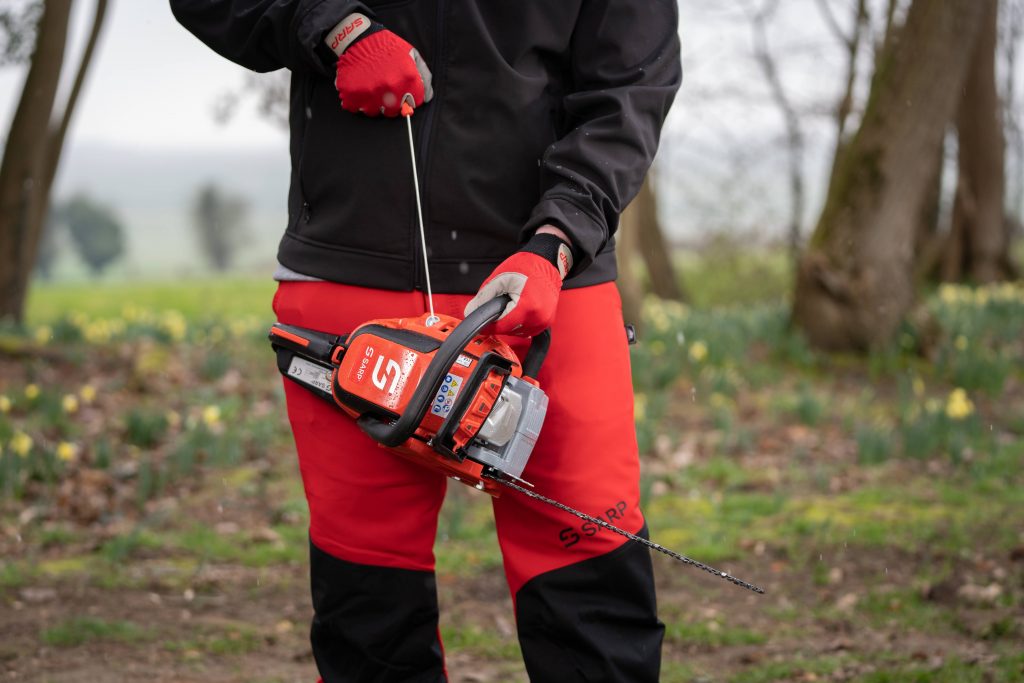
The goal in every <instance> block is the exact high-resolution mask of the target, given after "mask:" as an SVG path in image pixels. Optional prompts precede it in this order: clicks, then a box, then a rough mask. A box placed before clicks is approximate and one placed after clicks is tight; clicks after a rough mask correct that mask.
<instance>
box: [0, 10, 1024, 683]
mask: <svg viewBox="0 0 1024 683" xmlns="http://www.w3.org/2000/svg"><path fill="white" fill-rule="evenodd" d="M684 5H685V6H684V7H683V8H682V10H683V17H684V22H683V26H682V35H683V37H684V62H685V65H686V67H687V74H688V75H687V83H686V84H685V85H684V87H683V90H682V91H681V93H680V96H679V100H678V104H677V106H676V108H675V110H674V111H673V114H672V117H671V118H670V120H669V123H668V125H667V126H666V129H665V133H664V136H663V144H662V148H661V152H660V155H659V158H658V161H657V163H656V165H655V168H654V170H653V172H652V174H651V175H650V176H649V178H648V182H647V184H646V185H645V187H644V189H643V190H642V191H641V193H640V195H639V196H638V198H637V199H636V200H635V201H634V203H633V204H632V205H631V206H630V207H629V208H628V209H627V210H626V212H625V214H624V215H623V218H622V225H621V228H620V230H619V233H618V236H617V237H618V247H619V257H620V270H621V276H620V281H619V286H620V290H621V292H622V295H623V303H624V313H625V317H626V319H627V320H628V321H630V322H632V323H634V324H636V325H638V326H639V327H640V343H639V344H638V345H636V346H635V347H632V350H631V353H632V368H633V376H634V388H635V392H636V395H635V417H636V427H637V439H638V443H639V447H640V452H641V456H642V464H643V473H644V479H643V491H642V493H643V500H644V504H645V511H646V514H647V518H648V522H649V525H650V528H651V531H652V535H653V537H654V538H655V539H656V540H657V541H658V542H660V543H662V544H664V545H666V546H670V547H674V548H678V549H679V550H681V551H683V552H685V553H687V554H689V555H692V556H693V557H696V558H698V559H701V560H703V561H707V562H713V563H721V564H722V565H723V568H724V569H729V570H730V571H733V573H735V574H737V575H740V576H742V577H743V578H746V579H749V580H751V581H753V582H755V583H762V584H764V585H765V586H766V587H767V588H768V595H767V596H766V597H765V598H755V597H754V596H747V595H742V594H739V593H738V592H737V591H736V590H735V589H733V588H731V587H729V586H727V585H723V586H720V585H718V584H717V582H715V581H714V579H712V578H708V577H702V576H700V575H697V574H695V573H694V572H691V571H689V570H687V569H685V568H679V567H677V566H673V565H671V564H670V563H669V562H668V561H667V560H665V561H663V559H664V558H656V570H657V576H658V583H659V591H660V605H661V612H662V616H663V619H664V620H665V621H666V623H667V627H668V630H667V635H666V648H665V666H664V669H663V676H662V680H664V681H720V680H721V681H736V682H743V681H777V680H794V681H795V680H799V681H815V680H839V681H847V680H850V681H872V682H881V681H1021V680H1024V658H1022V656H1021V652H1024V618H1022V616H1021V615H1022V606H1024V531H1022V530H1024V494H1022V491H1024V417H1022V416H1024V283H1022V281H1021V280H1020V279H1019V264H1020V263H1021V262H1022V261H1021V260H1022V258H1024V252H1022V249H1021V245H1020V239H1019V238H1020V224H1021V216H1022V211H1024V136H1022V126H1021V121H1022V116H1024V106H1021V104H1022V103H1021V90H1022V87H1021V84H1022V76H1021V71H1020V66H1019V54H1020V47H1021V35H1022V30H1024V3H1022V2H1020V1H1019V0H1001V1H999V2H997V1H996V0H984V1H978V0H949V1H948V2H942V3H938V2H930V1H926V0H793V2H785V3H783V2H781V1H778V0H775V1H773V0H735V1H730V2H722V3H694V4H686V3H684ZM696 5H699V6H696ZM83 8H84V9H83ZM131 11H138V9H137V8H135V9H132V8H130V7H126V6H124V5H117V6H116V7H115V8H114V9H110V10H109V11H108V7H107V3H106V2H104V1H103V0H99V1H98V2H96V3H95V4H93V3H84V2H81V1H80V2H71V0H63V2H60V1H57V0H46V2H32V1H29V0H12V1H11V2H9V3H6V4H5V5H4V6H2V7H0V64H3V65H6V66H7V67H8V69H20V70H21V73H23V75H24V81H23V82H19V83H18V87H17V88H15V89H14V90H12V91H11V92H10V97H9V106H10V108H11V110H12V112H13V115H12V118H11V119H10V122H9V128H10V129H9V131H8V135H7V137H6V143H5V148H4V156H3V162H2V163H3V165H2V172H0V316H2V317H4V322H3V323H2V325H0V605H3V607H4V609H0V632H2V633H7V634H13V635H11V636H10V637H9V638H7V639H5V642H3V643H0V671H4V672H6V673H9V674H10V675H11V677H12V678H14V679H17V680H72V679H70V678H66V677H67V676H68V675H70V674H69V673H68V672H71V671H73V670H76V669H78V668H79V667H81V666H82V662H83V661H84V660H88V661H91V662H95V663H96V664H95V667H96V668H95V669H94V670H92V674H93V677H94V678H96V680H122V679H123V678H124V676H125V675H126V674H125V672H126V671H127V668H126V665H125V662H129V661H133V660H135V659H137V658H138V657H139V656H141V653H146V654H145V656H146V657H147V658H148V659H147V660H146V661H147V662H148V666H150V671H151V672H152V673H154V675H155V676H156V678H155V679H156V680H180V679H182V678H189V677H197V676H199V677H202V678H207V679H210V680H246V681H250V680H265V681H272V680H281V681H284V680H297V679H299V678H304V677H306V678H308V677H310V675H311V672H312V668H311V667H312V664H311V662H310V657H309V654H308V651H307V650H306V649H305V648H306V645H305V644H304V642H305V637H306V635H305V629H306V626H305V622H306V621H307V618H308V617H307V612H308V598H307V586H306V577H305V570H304V563H305V561H306V544H307V537H306V523H307V519H306V511H305V503H304V499H303V497H302V489H301V483H300V479H299V475H298V472H297V467H296V465H295V462H294V457H293V455H292V449H293V446H292V443H291V437H290V434H289V430H288V424H287V416H286V414H285V412H286V411H285V408H284V403H283V396H282V392H281V388H280V380H279V378H278V376H277V372H276V369H275V368H274V363H273V359H272V357H271V354H270V352H269V349H268V348H267V344H266V341H265V334H266V330H267V327H268V325H269V324H270V323H271V321H272V319H273V314H272V312H271V310H270V300H271V297H272V295H273V291H274V284H273V282H272V281H271V280H270V273H271V272H272V268H273V254H274V249H273V244H274V242H275V240H276V239H277V237H278V236H279V232H280V230H281V228H282V226H283V225H284V216H283V205H284V191H285V189H286V188H285V187H284V184H285V183H286V181H287V157H286V154H285V153H284V151H283V149H281V150H277V151H276V152H275V153H274V154H267V155H265V158H264V156H253V155H252V154H249V153H241V152H237V151H236V152H237V153H235V155H234V156H231V157H230V158H228V156H229V155H228V153H227V152H224V153H223V154H222V153H221V152H218V151H216V150H214V151H210V150H194V151H193V152H189V153H188V154H187V155H186V157H185V159H187V163H184V162H182V163H181V166H180V168H179V167H178V166H176V164H177V163H178V162H177V161H174V160H173V159H172V160H171V161H169V160H168V159H170V157H167V156H166V155H164V154H163V153H162V152H157V151H152V152H150V151H146V150H143V151H141V152H138V153H129V152H127V151H125V150H121V153H118V154H111V153H110V152H109V150H106V149H99V151H97V150H91V151H90V150H86V151H81V150H76V148H75V140H74V136H73V135H69V134H68V131H69V130H73V129H72V128H71V126H70V122H71V120H72V118H73V115H74V112H75V109H76V103H77V101H78V96H79V95H78V94H79V93H80V92H82V91H83V90H85V89H86V84H87V83H89V82H90V81H89V80H88V79H87V78H86V76H87V74H88V72H89V70H90V68H89V66H90V63H91V61H92V58H93V55H94V54H96V53H94V50H95V49H96V48H97V46H100V52H102V45H103V41H102V40H101V36H102V35H103V33H102V31H103V27H104V26H105V25H106V24H107V22H108V21H111V20H114V21H116V17H117V16H118V15H119V13H122V12H123V13H127V12H131ZM73 12H79V13H80V14H78V15H73ZM72 16H79V17H84V19H82V20H81V21H80V22H79V24H77V27H78V28H77V33H76V29H75V26H76V25H75V24H74V22H71V21H70V19H69V18H70V17H72ZM112 17H113V19H111V18H112ZM167 20H168V21H169V19H167ZM76 36H77V37H76ZM76 41H77V42H76ZM65 43H67V44H68V45H72V44H75V45H77V49H75V50H68V51H67V52H65V51H64V49H63V48H64V46H65ZM44 48H45V49H44ZM97 64H99V65H102V62H98V63H97ZM96 68H97V73H99V74H101V75H100V76H99V78H102V71H101V70H100V69H99V68H98V67H96ZM61 72H63V73H64V79H63V81H60V78H59V75H60V73H61ZM58 81H60V82H62V83H64V87H58ZM286 83H287V75H282V74H270V75H267V76H251V75H249V76H239V80H238V81H237V83H236V84H235V85H232V84H231V83H227V84H225V85H224V86H223V91H222V97H221V98H220V99H218V101H217V103H216V104H217V106H216V107H215V112H214V113H215V115H216V116H217V118H218V119H220V120H222V121H228V123H227V124H226V125H228V126H233V125H237V123H236V122H233V120H234V118H235V117H238V116H239V115H240V114H239V112H240V111H243V110H244V108H245V107H246V106H247V103H248V104H255V106H256V110H257V111H258V112H261V113H262V115H265V116H266V117H268V119H269V120H271V121H273V122H275V125H279V124H280V123H281V117H280V111H281V109H280V105H281V102H282V100H283V99H284V98H286V97H287V85H286ZM5 95H6V93H5ZM181 97H182V98H187V93H184V94H182V95H181ZM206 104H208V103H206ZM203 106H206V105H205V104H204V105H203ZM116 115H117V114H116V112H111V113H110V116H112V117H114V116H116ZM65 146H67V147H68V152H69V155H68V159H67V162H68V165H67V167H66V168H65V170H64V171H60V172H59V169H60V168H61V158H62V156H63V155H62V151H63V150H64V148H65ZM150 157H152V158H150ZM266 159H269V160H270V161H266ZM83 160H84V161H83ZM257 160H262V161H258V162H257ZM264 162H265V165H266V168H268V169H271V170H261V169H263V165H262V164H264ZM197 167H198V168H200V171H201V172H197V171H196V169H197ZM83 168H84V169H85V170H82V169H83ZM62 174H63V175H62ZM85 178H89V179H92V180H93V181H95V183H90V182H85V181H84V180H83V179H85ZM111 188H115V189H113V190H112V189H111ZM268 188H269V189H268ZM268 198H269V199H268ZM268 205H269V206H270V207H271V208H269V209H268V208H267V207H268ZM438 539H439V545H438V563H439V566H438V572H439V591H440V594H441V599H442V603H443V605H444V617H443V623H442V631H443V634H444V638H445V642H446V644H447V648H448V649H447V651H448V656H449V665H450V669H451V671H452V676H453V680H459V681H506V680H507V681H520V680H525V674H524V673H523V671H522V665H521V663H519V659H518V645H517V642H516V638H515V632H514V626H513V623H512V620H511V608H510V603H509V599H508V596H507V595H505V592H504V589H503V587H502V578H501V556H500V551H499V549H498V547H497V544H496V542H495V540H494V534H493V521H492V518H491V512H490V508H489V505H488V504H487V499H486V497H485V496H480V495H475V494H474V493H473V492H471V491H468V490H463V488H462V487H454V486H453V487H452V488H451V490H450V491H449V495H448V499H447V501H446V503H445V508H444V510H443V514H442V519H441V524H440V528H439V532H438ZM141 610H145V614H146V615H147V616H146V618H142V617H141V616H140V614H141V613H142V612H141ZM154 646H155V647H154ZM296 653H298V654H296ZM84 655H87V656H84Z"/></svg>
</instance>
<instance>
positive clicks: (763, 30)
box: [751, 0, 805, 265]
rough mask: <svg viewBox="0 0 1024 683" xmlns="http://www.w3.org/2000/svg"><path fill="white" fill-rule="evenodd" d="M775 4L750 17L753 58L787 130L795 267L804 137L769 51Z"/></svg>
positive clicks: (769, 3)
mask: <svg viewBox="0 0 1024 683" xmlns="http://www.w3.org/2000/svg"><path fill="white" fill-rule="evenodd" d="M778 6H779V3H778V0H766V2H765V3H764V4H763V5H761V7H760V9H758V10H757V11H755V12H753V15H752V16H751V27H752V29H753V38H754V58H755V60H756V61H757V64H758V66H759V67H760V68H761V73H762V74H764V77H765V80H766V81H767V82H768V87H769V90H770V91H771V95H772V100H773V101H774V102H775V105H776V107H778V109H779V112H780V113H781V114H782V118H783V122H784V124H785V127H786V152H787V156H788V159H789V192H790V211H789V228H788V235H789V250H790V256H791V258H792V260H793V264H794V265H795V264H796V262H797V259H798V258H799V256H800V240H801V235H802V223H803V215H804V205H805V189H804V185H805V183H804V171H803V157H804V134H803V129H802V126H801V121H800V114H799V113H798V112H797V110H796V107H794V106H793V103H792V101H791V100H790V99H789V95H788V93H787V92H786V88H785V86H784V85H783V83H782V79H781V78H780V76H779V70H778V66H777V64H776V62H775V57H774V55H773V54H772V52H771V49H770V48H769V47H768V28H767V26H768V22H769V21H770V20H771V18H772V17H773V16H774V14H775V12H776V10H777V9H778Z"/></svg>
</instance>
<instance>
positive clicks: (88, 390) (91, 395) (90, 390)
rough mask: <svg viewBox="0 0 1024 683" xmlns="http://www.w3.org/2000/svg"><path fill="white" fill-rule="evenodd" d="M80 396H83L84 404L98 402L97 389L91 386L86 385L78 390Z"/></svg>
mask: <svg viewBox="0 0 1024 683" xmlns="http://www.w3.org/2000/svg"><path fill="white" fill-rule="evenodd" d="M78 395H79V396H81V398H82V402H83V403H86V404H89V403H92V402H93V401H95V400H96V387H94V386H93V385H91V384H86V385H85V386H83V387H82V388H81V389H79V390H78Z"/></svg>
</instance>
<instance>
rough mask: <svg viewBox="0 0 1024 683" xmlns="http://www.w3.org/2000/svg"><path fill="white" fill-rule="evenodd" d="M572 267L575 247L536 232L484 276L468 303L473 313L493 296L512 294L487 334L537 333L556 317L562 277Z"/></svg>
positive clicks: (530, 335) (468, 309) (551, 236)
mask: <svg viewBox="0 0 1024 683" xmlns="http://www.w3.org/2000/svg"><path fill="white" fill-rule="evenodd" d="M571 269H572V250H571V249H570V248H569V245H568V244H566V243H565V242H564V241H563V240H562V239H560V238H559V237H557V236H555V235H552V234H550V233H536V234H534V236H533V237H532V238H530V241H529V242H527V243H526V246H524V247H523V248H522V250H520V251H517V252H516V253H514V254H512V255H511V256H509V257H508V258H507V259H505V260H504V261H503V262H502V263H501V265H499V266H498V267H497V268H495V269H494V272H493V273H491V275H490V277H488V278H487V279H486V280H484V283H483V285H481V286H480V291H479V292H477V295H476V296H475V297H473V300H472V301H470V302H469V303H468V304H466V311H465V315H469V314H470V313H472V312H473V311H474V310H476V309H477V308H479V307H480V306H481V305H483V304H484V303H486V302H488V301H490V300H491V299H493V298H495V297H497V296H501V295H502V294H508V295H509V296H510V297H511V298H512V301H511V302H510V303H509V304H508V305H507V306H506V307H505V312H504V313H502V314H501V317H500V318H498V320H497V321H496V322H495V323H494V324H493V325H489V326H487V327H486V328H484V330H483V333H484V334H514V335H518V336H521V337H533V336H536V335H538V334H540V333H541V332H543V331H544V330H546V329H547V328H549V327H551V324H552V323H554V321H555V310H556V309H557V308H558V294H559V292H561V291H562V280H563V278H565V276H566V274H567V273H568V272H569V270H571Z"/></svg>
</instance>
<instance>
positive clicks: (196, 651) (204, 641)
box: [163, 625, 265, 659]
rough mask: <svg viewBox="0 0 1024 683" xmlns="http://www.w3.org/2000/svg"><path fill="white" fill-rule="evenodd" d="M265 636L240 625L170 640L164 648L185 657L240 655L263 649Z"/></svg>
mask: <svg viewBox="0 0 1024 683" xmlns="http://www.w3.org/2000/svg"><path fill="white" fill-rule="evenodd" d="M264 644H265V638H263V636H261V635H260V634H259V633H258V632H257V631H256V630H255V629H253V628H250V627H248V626H243V625H238V626H234V627H230V628H227V629H218V630H206V631H204V632H202V633H200V634H199V635H197V636H195V637H194V638H187V639H184V640H169V641H167V642H165V643H164V645H163V646H164V649H166V650H169V651H171V652H178V653H180V654H181V655H182V656H183V657H184V658H185V659H195V658H197V657H199V656H202V655H209V656H212V657H223V656H239V655H245V654H249V653H250V652H255V651H257V650H259V649H261V648H262V647H263V646H264Z"/></svg>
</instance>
